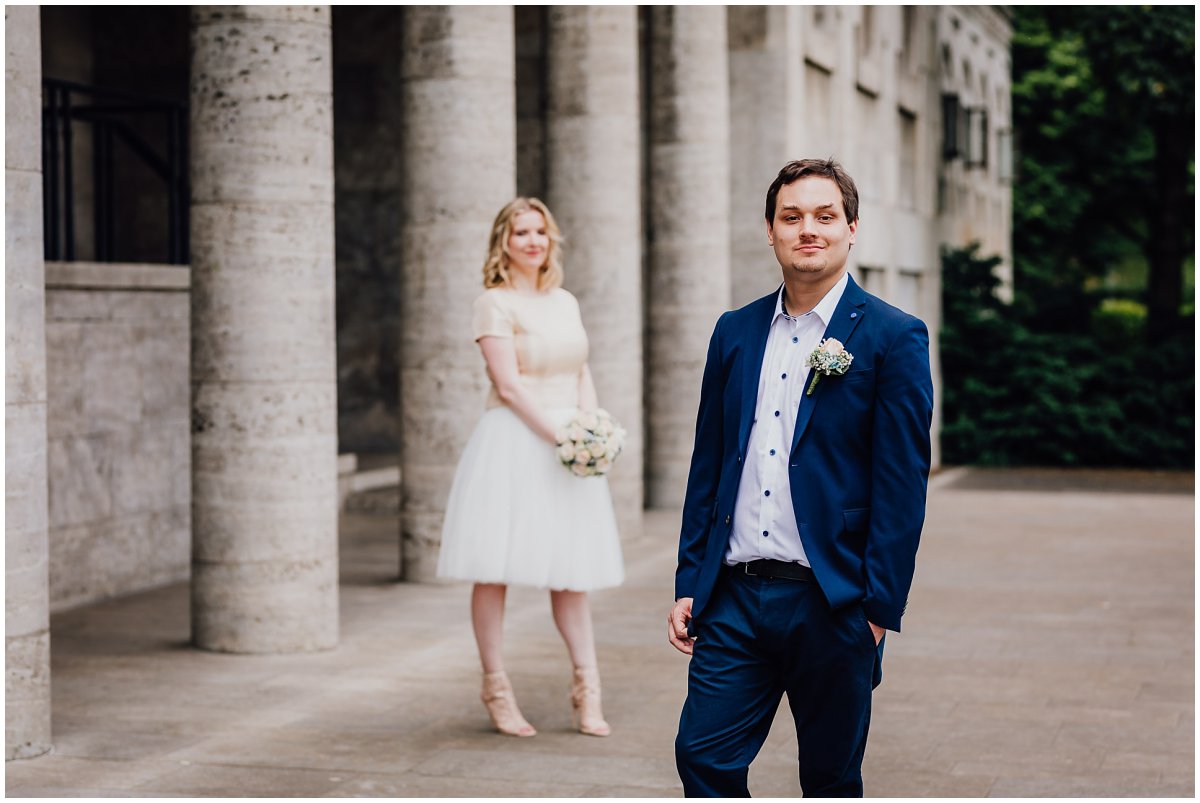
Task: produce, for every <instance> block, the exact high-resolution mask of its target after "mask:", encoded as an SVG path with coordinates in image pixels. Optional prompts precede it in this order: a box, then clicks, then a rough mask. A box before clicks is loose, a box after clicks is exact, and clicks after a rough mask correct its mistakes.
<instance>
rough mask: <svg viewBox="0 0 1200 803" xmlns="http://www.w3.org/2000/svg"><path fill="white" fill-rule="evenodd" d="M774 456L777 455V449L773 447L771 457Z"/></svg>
mask: <svg viewBox="0 0 1200 803" xmlns="http://www.w3.org/2000/svg"><path fill="white" fill-rule="evenodd" d="M774 456H775V450H774V449H772V450H771V457H774Z"/></svg>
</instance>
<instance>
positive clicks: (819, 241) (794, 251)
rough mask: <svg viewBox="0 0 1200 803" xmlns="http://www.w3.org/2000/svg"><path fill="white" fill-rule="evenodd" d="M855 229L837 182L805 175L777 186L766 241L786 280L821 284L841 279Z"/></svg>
mask: <svg viewBox="0 0 1200 803" xmlns="http://www.w3.org/2000/svg"><path fill="white" fill-rule="evenodd" d="M857 230H858V221H855V222H853V223H851V222H849V221H847V220H846V212H845V209H844V208H843V205H842V191H841V190H840V189H838V185H837V184H836V183H835V182H834V181H833V180H832V179H828V178H822V177H819V176H808V177H806V178H802V179H797V180H796V181H793V182H792V183H791V184H786V185H784V186H783V187H780V188H779V196H778V198H776V200H775V219H774V220H773V221H771V222H770V223H768V224H767V242H769V243H770V244H771V246H772V247H773V248H774V249H775V258H776V259H778V260H779V266H780V267H781V268H783V275H784V278H785V279H786V278H792V279H795V280H799V281H801V282H804V283H812V284H822V283H824V282H826V281H836V280H837V279H839V278H841V275H842V273H843V272H844V271H845V270H846V259H847V257H848V256H849V255H850V246H851V244H853V243H854V234H855V232H856V231H857Z"/></svg>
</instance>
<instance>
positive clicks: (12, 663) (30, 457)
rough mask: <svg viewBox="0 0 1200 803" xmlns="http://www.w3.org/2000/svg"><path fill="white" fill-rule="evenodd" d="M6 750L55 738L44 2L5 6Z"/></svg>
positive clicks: (36, 749)
mask: <svg viewBox="0 0 1200 803" xmlns="http://www.w3.org/2000/svg"><path fill="white" fill-rule="evenodd" d="M4 25H5V34H6V35H5V37H4V114H5V126H4V315H5V334H4V432H5V438H4V477H5V482H4V613H5V616H4V642H5V645H4V656H5V660H4V668H5V675H4V696H5V700H6V703H7V705H6V707H5V718H4V754H5V757H6V758H14V757H27V756H36V755H38V754H40V753H43V752H45V751H46V750H47V749H48V748H49V745H50V672H49V670H50V663H49V654H48V649H49V646H50V638H49V634H48V633H47V630H46V628H47V626H48V624H49V601H48V593H47V581H46V578H47V576H48V568H47V567H48V540H47V532H48V527H49V525H48V515H49V514H48V512H47V511H48V502H47V494H48V491H47V480H46V476H47V468H46V462H47V457H46V454H47V448H46V316H45V309H46V292H45V280H44V265H43V260H42V158H41V149H40V147H39V143H40V142H41V135H40V131H41V78H42V68H41V32H40V30H41V29H40V18H39V15H38V8H37V7H36V6H31V7H13V6H5V8H4Z"/></svg>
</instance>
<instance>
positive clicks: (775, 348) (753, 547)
mask: <svg viewBox="0 0 1200 803" xmlns="http://www.w3.org/2000/svg"><path fill="white" fill-rule="evenodd" d="M766 224H767V225H766V232H767V242H768V243H769V244H770V245H771V246H772V247H773V248H774V250H775V258H776V259H777V260H778V261H779V265H780V267H781V268H782V270H783V284H782V286H781V287H780V288H779V289H778V290H777V291H774V292H772V293H770V294H768V295H766V296H764V297H763V298H760V299H759V300H758V301H755V302H753V303H752V304H749V305H747V306H745V307H742V308H741V309H739V310H734V311H732V312H727V313H725V314H724V315H722V316H721V318H720V320H718V321H717V325H716V329H715V330H714V332H713V335H712V340H711V342H710V343H709V347H708V362H707V364H706V365H705V368H704V379H703V383H702V384H701V387H700V411H699V414H698V416H697V421H696V445H695V450H694V451H693V453H692V466H691V472H690V474H689V476H688V489H687V496H686V499H685V501H684V506H683V526H682V530H681V533H680V536H679V566H678V569H677V570H676V572H675V598H676V602H675V606H674V608H672V610H671V613H670V615H669V617H668V632H667V637H668V639H669V640H670V642H671V644H673V645H674V646H675V647H676V649H678V650H679V651H680V652H683V653H685V654H687V655H691V656H692V658H691V666H690V668H689V674H688V696H687V701H686V702H685V703H684V706H683V714H682V716H681V717H680V720H679V735H678V737H677V738H676V741H675V756H676V764H677V766H678V768H679V775H680V778H682V780H683V787H684V792H685V794H686V795H688V796H689V797H716V796H721V797H745V796H748V795H749V790H748V788H747V785H746V777H747V771H748V768H749V765H750V762H751V760H753V758H754V756H755V755H756V754H757V753H758V751H759V749H761V747H762V745H763V742H764V741H765V740H766V738H767V732H768V731H769V730H770V727H771V721H772V719H773V718H774V715H775V711H776V709H777V708H778V706H779V701H780V698H781V696H782V695H783V694H784V693H786V694H787V698H788V706H789V707H790V708H791V711H792V717H793V718H794V719H795V723H796V738H797V741H798V742H799V748H800V750H799V759H800V785H801V787H802V789H803V791H804V795H805V797H809V796H816V797H837V796H845V797H851V796H857V797H861V796H862V794H863V786H862V760H863V751H864V749H865V748H866V742H867V725H868V723H869V721H870V714H871V692H872V690H873V689H874V687H875V686H877V685H878V684H879V681H880V679H881V676H882V675H881V668H880V661H881V659H882V655H883V634H884V631H886V630H895V631H899V630H900V617H901V615H902V614H903V613H904V606H905V602H906V599H907V596H908V589H909V586H910V585H911V584H912V577H913V566H914V560H915V558H916V552H917V541H918V540H919V538H920V535H921V525H922V523H923V522H924V518H925V490H926V482H927V478H928V473H929V459H930V458H929V427H930V420H931V416H932V410H933V386H932V382H931V379H930V373H929V335H928V332H927V330H926V328H925V325H924V324H923V323H921V321H919V320H917V319H916V318H914V317H912V316H911V315H908V314H906V313H904V312H901V311H900V310H898V309H896V308H895V307H892V306H890V305H888V304H885V303H884V302H883V301H881V300H879V299H878V298H876V297H875V296H872V295H870V294H869V293H867V292H865V291H863V290H862V289H861V288H859V286H858V285H857V284H855V282H854V280H853V279H851V278H850V276H849V275H848V274H847V273H846V259H847V257H848V255H849V252H850V246H851V245H853V244H854V238H855V236H856V235H857V233H858V191H857V189H856V188H855V186H854V181H853V180H852V179H851V178H850V176H848V175H847V174H846V173H845V171H844V170H843V169H842V167H841V165H839V164H838V163H836V162H834V161H833V160H828V161H826V160H820V159H805V160H802V161H797V162H791V163H789V164H788V165H786V166H785V167H784V168H783V169H782V170H781V171H779V175H778V176H777V177H776V179H775V181H774V182H773V183H772V184H771V187H770V189H769V190H768V191H767V204H766ZM810 362H811V363H815V365H816V367H813V368H812V369H811V370H810V368H809V364H810ZM846 363H849V365H848V366H847V364H846Z"/></svg>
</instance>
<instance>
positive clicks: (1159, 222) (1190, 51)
mask: <svg viewBox="0 0 1200 803" xmlns="http://www.w3.org/2000/svg"><path fill="white" fill-rule="evenodd" d="M1194 41H1195V26H1194V20H1193V10H1192V9H1191V8H1186V7H1169V6H1105V7H1094V6H1069V7H1065V6H1063V7H1053V6H1052V7H1041V6H1019V7H1016V8H1014V36H1013V48H1012V53H1013V73H1014V76H1013V78H1014V81H1013V124H1014V128H1015V129H1016V131H1017V136H1018V144H1019V153H1020V161H1019V166H1018V178H1017V182H1016V184H1015V186H1014V191H1013V208H1014V213H1013V218H1014V220H1013V232H1014V234H1013V249H1014V266H1015V269H1016V271H1017V277H1016V288H1017V293H1018V309H1020V310H1021V311H1022V312H1023V313H1024V316H1025V317H1026V319H1027V320H1030V321H1031V322H1034V323H1036V325H1037V327H1038V328H1040V329H1042V330H1048V331H1084V330H1086V328H1087V326H1088V318H1089V314H1090V311H1091V307H1092V306H1094V303H1095V302H1096V301H1098V300H1099V299H1095V298H1092V299H1089V298H1088V296H1087V293H1086V292H1085V291H1086V289H1087V288H1088V287H1091V286H1094V285H1097V284H1099V282H1098V281H1097V280H1098V279H1100V278H1102V277H1105V276H1107V275H1109V274H1111V273H1112V272H1113V271H1114V270H1115V269H1116V268H1117V267H1119V266H1121V265H1126V264H1130V263H1134V264H1140V265H1142V266H1143V270H1144V272H1145V273H1147V274H1148V282H1147V283H1148V286H1149V287H1148V291H1147V292H1145V293H1144V294H1143V295H1144V298H1145V300H1146V301H1147V304H1148V306H1149V309H1150V321H1151V324H1152V326H1153V329H1152V330H1151V332H1150V334H1151V336H1152V337H1160V336H1162V335H1163V334H1165V333H1167V332H1170V331H1172V330H1174V329H1176V328H1177V321H1178V319H1179V315H1180V308H1181V306H1182V303H1181V302H1182V300H1183V299H1182V288H1183V279H1182V277H1183V274H1184V267H1185V263H1186V261H1187V257H1188V254H1190V252H1191V249H1192V242H1193V237H1194V232H1193V230H1192V226H1191V223H1192V215H1191V210H1192V209H1193V203H1194V201H1193V199H1194V187H1193V181H1192V174H1193V170H1194V167H1193V165H1194V153H1193V150H1192V142H1193V132H1194V111H1195V101H1194V63H1195V58H1194Z"/></svg>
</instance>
